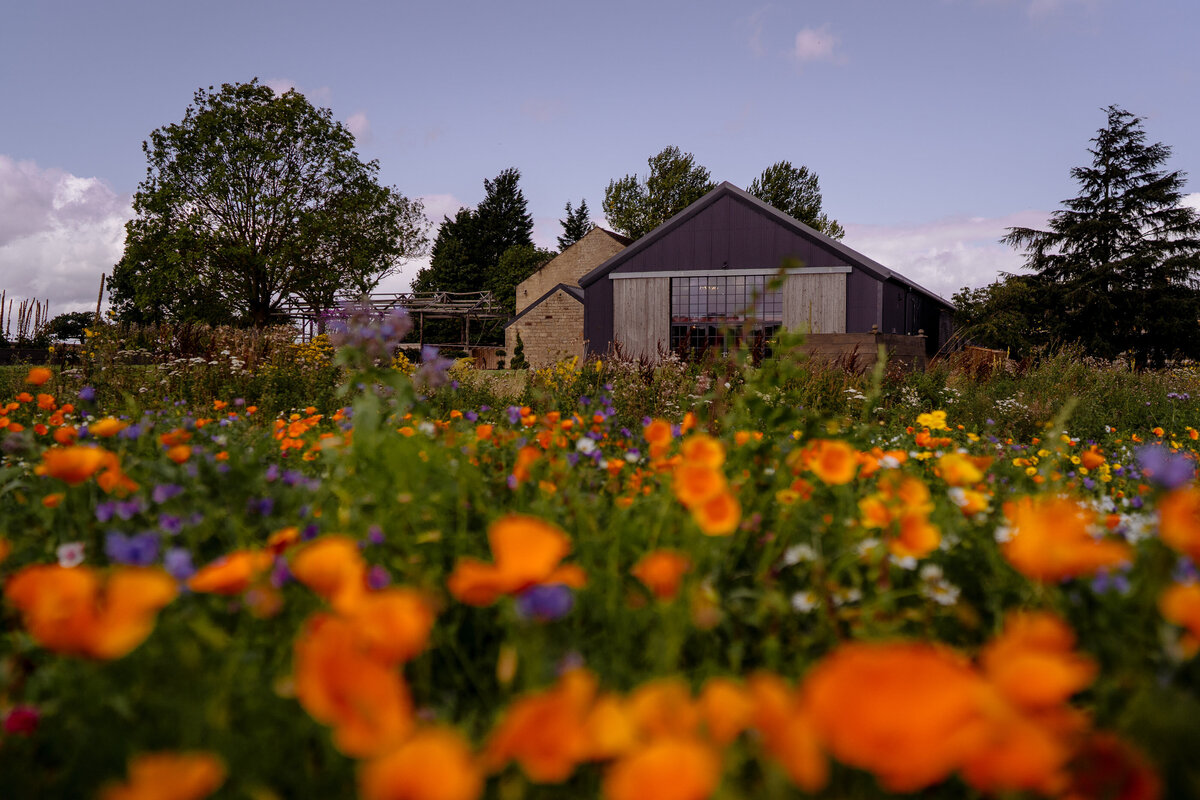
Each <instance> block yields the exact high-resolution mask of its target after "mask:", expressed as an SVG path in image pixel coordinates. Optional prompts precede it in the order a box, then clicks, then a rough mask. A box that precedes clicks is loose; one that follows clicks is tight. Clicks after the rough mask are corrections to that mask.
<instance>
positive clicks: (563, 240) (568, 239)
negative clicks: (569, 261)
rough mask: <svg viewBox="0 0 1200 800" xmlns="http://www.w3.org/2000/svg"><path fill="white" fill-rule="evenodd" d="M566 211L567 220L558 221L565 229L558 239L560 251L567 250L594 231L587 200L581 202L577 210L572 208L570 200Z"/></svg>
mask: <svg viewBox="0 0 1200 800" xmlns="http://www.w3.org/2000/svg"><path fill="white" fill-rule="evenodd" d="M565 210H566V212H567V218H566V219H560V220H559V221H558V224H560V225H562V228H563V232H562V235H561V236H559V237H558V249H559V250H566V249H567V248H568V247H570V246H571V245H573V244H575V243H576V242H578V241H579V240H580V239H582V238H583V237H584V236H586V235H587V232H588V231H590V230H591V229H592V218H591V213H590V212H589V211H588V206H587V200H580V201H579V208H576V209H572V208H571V201H570V200H568V201H567V205H566V209H565Z"/></svg>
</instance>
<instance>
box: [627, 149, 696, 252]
mask: <svg viewBox="0 0 1200 800" xmlns="http://www.w3.org/2000/svg"><path fill="white" fill-rule="evenodd" d="M647 163H648V164H649V165H650V174H649V175H648V176H647V177H646V179H645V180H641V179H639V178H638V177H637V176H636V175H626V176H625V177H624V178H621V179H619V180H612V181H609V182H608V188H607V189H606V190H605V192H604V218H605V219H607V220H608V224H609V225H610V226H612V228H613V230H615V231H618V232H620V233H623V234H625V235H626V236H629V237H631V238H634V239H640V238H641V237H643V236H645V235H646V234H647V233H649V232H650V231H652V230H654V229H655V228H657V227H658V226H659V225H662V224H663V223H664V222H666V221H667V220H668V219H670V218H671V217H673V216H675V215H676V214H678V213H679V212H680V211H683V209H685V208H687V207H688V206H690V205H691V204H692V203H694V202H696V201H697V200H699V199H700V198H701V197H703V196H704V195H705V194H707V193H708V192H709V191H711V190H712V188H713V186H714V185H715V184H714V183H713V182H712V180H711V179H710V176H709V172H708V170H707V169H706V168H704V167H702V166H700V165H699V164H697V163H696V157H695V156H693V155H692V154H691V153H684V152H682V151H680V149H679V148H678V147H675V146H671V147H666V148H664V149H663V150H662V152H660V153H659V154H658V155H656V156H651V157H650V158H649V159H647Z"/></svg>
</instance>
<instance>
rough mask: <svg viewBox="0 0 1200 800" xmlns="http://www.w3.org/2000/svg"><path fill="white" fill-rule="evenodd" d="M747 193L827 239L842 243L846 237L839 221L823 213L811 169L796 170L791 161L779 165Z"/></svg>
mask: <svg viewBox="0 0 1200 800" xmlns="http://www.w3.org/2000/svg"><path fill="white" fill-rule="evenodd" d="M747 191H748V192H749V193H750V194H752V195H754V196H755V197H757V198H758V199H759V200H762V201H763V202H764V203H766V204H767V205H769V206H773V207H774V208H777V209H779V210H780V211H782V212H783V213H785V214H787V215H789V216H791V217H793V218H794V219H798V220H799V221H801V222H803V223H804V224H805V225H808V226H810V227H813V228H816V229H817V230H819V231H820V232H821V233H824V234H825V235H826V236H830V237H832V238H834V239H841V238H842V237H843V236H845V235H846V231H845V230H843V229H842V226H841V225H839V224H838V222H837V220H834V219H830V218H829V217H828V216H827V215H826V214H825V212H824V211H822V210H821V202H822V201H821V183H820V180H819V179H818V178H817V175H816V173H814V172H811V171H810V170H809V169H808V167H805V166H799V167H793V166H792V163H791V162H790V161H778V162H776V163H774V164H772V165H771V166H769V167H767V168H766V169H765V170H763V173H762V175H760V176H758V177H757V178H755V179H754V180H753V181H751V182H750V186H749V187H748V188H747Z"/></svg>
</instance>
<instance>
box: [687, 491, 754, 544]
mask: <svg viewBox="0 0 1200 800" xmlns="http://www.w3.org/2000/svg"><path fill="white" fill-rule="evenodd" d="M692 519H694V520H696V524H697V525H699V526H700V532H701V533H703V534H704V535H705V536H728V535H729V534H731V533H733V532H734V531H736V530H737V527H738V523H740V522H741V521H742V504H741V503H739V502H738V499H737V498H736V497H734V496H733V495H732V494H730V493H729V492H721V493H720V494H718V495H717V496H716V497H714V498H712V499H711V500H708V501H706V502H704V503H701V504H700V505H698V506H694V507H693V508H692Z"/></svg>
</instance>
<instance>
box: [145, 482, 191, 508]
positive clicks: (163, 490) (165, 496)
mask: <svg viewBox="0 0 1200 800" xmlns="http://www.w3.org/2000/svg"><path fill="white" fill-rule="evenodd" d="M182 492H183V487H182V486H177V485H176V484H174V483H160V484H158V485H157V486H155V487H154V489H152V490H151V491H150V499H151V500H153V501H154V502H155V503H160V504H161V503H165V502H167V501H168V500H170V499H171V498H172V497H175V496H176V495H179V494H181V493H182Z"/></svg>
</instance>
